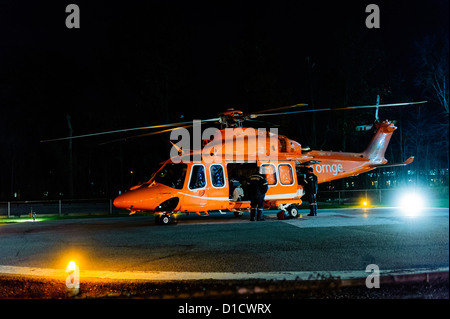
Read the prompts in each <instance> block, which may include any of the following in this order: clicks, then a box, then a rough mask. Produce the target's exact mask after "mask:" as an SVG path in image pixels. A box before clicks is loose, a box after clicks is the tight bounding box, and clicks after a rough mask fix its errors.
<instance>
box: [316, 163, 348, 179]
mask: <svg viewBox="0 0 450 319" xmlns="http://www.w3.org/2000/svg"><path fill="white" fill-rule="evenodd" d="M314 170H315V171H316V173H318V174H321V173H333V175H334V176H336V175H337V174H338V173H341V172H343V167H342V164H316V165H315V166H314Z"/></svg>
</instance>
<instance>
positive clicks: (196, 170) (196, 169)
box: [189, 165, 206, 189]
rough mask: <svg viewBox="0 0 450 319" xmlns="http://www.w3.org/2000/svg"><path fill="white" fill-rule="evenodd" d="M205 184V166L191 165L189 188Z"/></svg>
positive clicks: (196, 187) (200, 186)
mask: <svg viewBox="0 0 450 319" xmlns="http://www.w3.org/2000/svg"><path fill="white" fill-rule="evenodd" d="M205 186H206V174H205V166H203V165H193V166H192V170H191V180H190V181H189V189H198V188H204V187H205Z"/></svg>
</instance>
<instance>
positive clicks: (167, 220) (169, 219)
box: [155, 214, 175, 225]
mask: <svg viewBox="0 0 450 319" xmlns="http://www.w3.org/2000/svg"><path fill="white" fill-rule="evenodd" d="M174 222H175V217H173V215H171V214H170V215H168V214H162V215H156V216H155V223H157V224H158V225H169V224H172V223H174Z"/></svg>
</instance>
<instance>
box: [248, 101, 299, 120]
mask: <svg viewBox="0 0 450 319" xmlns="http://www.w3.org/2000/svg"><path fill="white" fill-rule="evenodd" d="M300 106H308V104H304V103H299V104H294V105H288V106H282V107H277V108H273V109H267V110H262V111H258V112H252V113H251V114H250V117H251V116H252V115H253V114H261V113H266V112H273V111H281V110H286V109H292V108H295V107H300Z"/></svg>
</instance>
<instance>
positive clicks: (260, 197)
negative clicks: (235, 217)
mask: <svg viewBox="0 0 450 319" xmlns="http://www.w3.org/2000/svg"><path fill="white" fill-rule="evenodd" d="M247 183H248V190H249V194H250V221H254V220H255V215H256V220H257V221H263V220H264V216H263V214H262V210H263V208H264V198H265V196H266V192H267V190H268V188H269V186H268V185H267V180H266V178H265V177H264V175H262V174H260V172H259V168H257V169H256V170H255V173H254V174H253V175H251V176H250V177H249V179H248V182H247Z"/></svg>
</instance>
